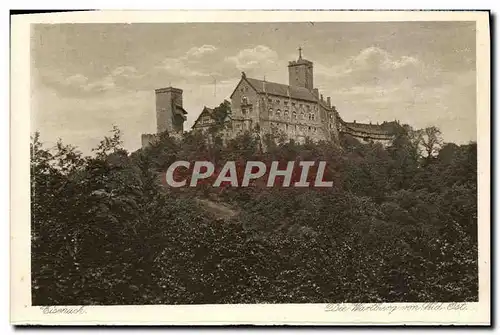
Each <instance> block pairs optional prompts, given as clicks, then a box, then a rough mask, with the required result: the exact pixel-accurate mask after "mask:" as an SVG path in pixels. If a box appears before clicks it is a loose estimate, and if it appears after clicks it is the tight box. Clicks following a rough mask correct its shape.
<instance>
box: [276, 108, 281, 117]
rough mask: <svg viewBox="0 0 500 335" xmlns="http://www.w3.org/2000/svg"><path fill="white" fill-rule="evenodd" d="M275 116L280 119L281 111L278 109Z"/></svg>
mask: <svg viewBox="0 0 500 335" xmlns="http://www.w3.org/2000/svg"><path fill="white" fill-rule="evenodd" d="M276 116H277V117H280V116H281V111H280V110H279V109H277V110H276Z"/></svg>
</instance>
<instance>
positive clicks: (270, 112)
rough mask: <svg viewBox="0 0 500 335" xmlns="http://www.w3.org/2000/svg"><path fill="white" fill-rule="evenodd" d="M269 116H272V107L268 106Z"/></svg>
mask: <svg viewBox="0 0 500 335" xmlns="http://www.w3.org/2000/svg"><path fill="white" fill-rule="evenodd" d="M269 116H273V109H272V108H269Z"/></svg>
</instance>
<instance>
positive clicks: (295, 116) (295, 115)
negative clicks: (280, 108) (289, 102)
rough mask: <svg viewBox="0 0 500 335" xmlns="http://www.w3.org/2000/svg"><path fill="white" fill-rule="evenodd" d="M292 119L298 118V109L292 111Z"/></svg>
mask: <svg viewBox="0 0 500 335" xmlns="http://www.w3.org/2000/svg"><path fill="white" fill-rule="evenodd" d="M292 119H293V120H297V112H296V111H293V112H292Z"/></svg>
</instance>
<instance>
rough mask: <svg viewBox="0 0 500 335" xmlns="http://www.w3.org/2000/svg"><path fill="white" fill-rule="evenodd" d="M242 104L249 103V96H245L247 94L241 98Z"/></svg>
mask: <svg viewBox="0 0 500 335" xmlns="http://www.w3.org/2000/svg"><path fill="white" fill-rule="evenodd" d="M241 104H242V105H247V104H248V98H247V97H245V96H244V97H242V98H241Z"/></svg>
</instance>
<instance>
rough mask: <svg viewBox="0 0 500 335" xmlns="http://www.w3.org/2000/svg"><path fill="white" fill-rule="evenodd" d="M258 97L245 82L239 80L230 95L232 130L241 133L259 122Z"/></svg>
mask: <svg viewBox="0 0 500 335" xmlns="http://www.w3.org/2000/svg"><path fill="white" fill-rule="evenodd" d="M260 104H261V102H260V97H259V95H258V93H257V92H256V91H255V90H254V89H253V88H252V87H251V86H250V85H249V84H248V82H246V81H245V80H242V81H240V83H239V85H238V86H237V87H236V90H235V91H234V93H233V95H232V97H231V119H232V124H233V132H236V133H241V132H244V131H245V130H251V129H253V128H254V127H255V126H256V125H257V124H258V123H259V119H260V116H259V111H260V110H261V109H260Z"/></svg>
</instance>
